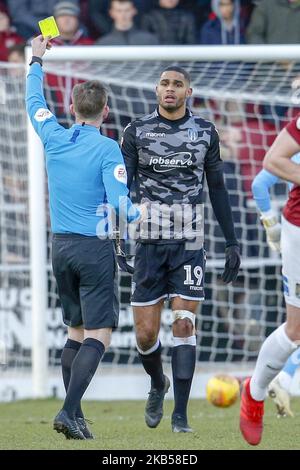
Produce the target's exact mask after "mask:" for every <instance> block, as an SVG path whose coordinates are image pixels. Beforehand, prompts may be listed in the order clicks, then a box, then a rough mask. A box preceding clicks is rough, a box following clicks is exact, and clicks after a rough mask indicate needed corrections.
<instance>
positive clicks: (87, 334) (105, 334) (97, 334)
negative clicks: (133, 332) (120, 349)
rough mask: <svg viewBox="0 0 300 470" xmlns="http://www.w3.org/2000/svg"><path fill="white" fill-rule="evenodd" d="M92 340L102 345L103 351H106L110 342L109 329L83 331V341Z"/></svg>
mask: <svg viewBox="0 0 300 470" xmlns="http://www.w3.org/2000/svg"><path fill="white" fill-rule="evenodd" d="M86 338H93V339H96V340H98V341H101V343H103V345H104V347H105V349H107V348H108V347H109V345H110V342H111V328H100V329H97V330H85V331H84V339H86Z"/></svg>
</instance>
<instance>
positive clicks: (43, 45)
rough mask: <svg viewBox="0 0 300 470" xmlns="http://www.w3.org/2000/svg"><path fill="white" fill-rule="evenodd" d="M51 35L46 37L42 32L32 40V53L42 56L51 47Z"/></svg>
mask: <svg viewBox="0 0 300 470" xmlns="http://www.w3.org/2000/svg"><path fill="white" fill-rule="evenodd" d="M49 41H50V37H49V36H46V37H45V38H44V37H43V36H42V35H41V34H40V35H39V36H37V37H36V38H34V39H33V40H32V41H31V46H32V55H33V56H35V57H40V58H42V57H43V55H44V54H45V52H46V49H51V43H50V42H49Z"/></svg>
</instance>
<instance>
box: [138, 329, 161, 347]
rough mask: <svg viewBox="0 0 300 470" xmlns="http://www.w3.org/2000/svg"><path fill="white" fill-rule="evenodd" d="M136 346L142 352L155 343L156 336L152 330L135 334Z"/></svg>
mask: <svg viewBox="0 0 300 470" xmlns="http://www.w3.org/2000/svg"><path fill="white" fill-rule="evenodd" d="M136 341H137V345H138V347H139V349H141V350H142V351H148V350H149V349H151V348H152V346H153V345H154V344H155V343H156V341H157V334H156V332H155V331H152V330H150V329H149V330H144V331H143V332H141V333H139V334H137V337H136Z"/></svg>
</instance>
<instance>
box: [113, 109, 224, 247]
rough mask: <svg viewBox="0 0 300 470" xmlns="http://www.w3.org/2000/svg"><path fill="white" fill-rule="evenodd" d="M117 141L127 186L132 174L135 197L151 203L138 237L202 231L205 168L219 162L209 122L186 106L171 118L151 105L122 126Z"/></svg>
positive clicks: (164, 237) (214, 133)
mask: <svg viewBox="0 0 300 470" xmlns="http://www.w3.org/2000/svg"><path fill="white" fill-rule="evenodd" d="M121 147H122V152H123V155H124V160H125V164H126V169H127V173H128V187H129V189H130V186H131V184H132V181H133V179H134V178H135V182H136V193H137V199H138V201H139V202H148V203H149V205H150V210H149V214H150V217H149V219H150V223H148V224H147V230H146V224H144V225H143V227H142V228H141V233H140V238H141V239H142V240H143V241H149V240H150V239H151V242H153V241H155V240H160V241H162V240H164V242H174V241H175V240H176V241H178V240H179V239H182V240H186V239H190V238H193V237H195V236H197V237H203V183H204V174H205V173H206V172H209V171H220V166H221V165H222V161H221V159H220V149H219V137H218V133H217V131H216V129H215V127H214V125H213V124H212V123H211V122H210V121H207V120H205V119H202V118H200V117H198V116H194V115H193V114H192V113H191V111H189V110H187V112H186V115H185V116H184V117H183V118H181V119H178V120H175V121H170V120H168V119H166V118H164V117H162V116H161V115H160V114H159V112H158V110H155V111H154V112H153V113H152V114H150V115H147V116H144V117H142V118H140V119H138V120H136V121H133V122H132V123H131V124H129V125H128V126H127V127H126V128H125V130H124V135H123V138H122V145H121ZM182 220H184V221H185V223H184V224H183V223H182ZM150 226H151V227H150ZM179 227H183V229H182V230H180V229H179Z"/></svg>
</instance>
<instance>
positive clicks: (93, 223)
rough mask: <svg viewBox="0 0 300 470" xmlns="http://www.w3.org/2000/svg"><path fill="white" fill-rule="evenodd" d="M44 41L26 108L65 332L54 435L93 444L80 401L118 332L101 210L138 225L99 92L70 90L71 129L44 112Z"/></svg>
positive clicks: (91, 84) (109, 245)
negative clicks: (105, 127)
mask: <svg viewBox="0 0 300 470" xmlns="http://www.w3.org/2000/svg"><path fill="white" fill-rule="evenodd" d="M48 41H49V38H45V39H44V38H43V37H42V36H38V37H37V38H35V39H33V41H32V60H31V63H30V71H29V74H28V77H27V84H26V85H27V86H26V106H27V112H28V114H29V117H30V120H31V122H32V125H33V127H34V129H35V131H36V132H37V134H38V135H39V137H40V138H41V140H42V142H43V145H44V148H45V153H46V167H47V174H48V186H49V199H50V219H51V229H52V232H53V242H52V264H53V271H54V275H55V278H56V281H57V286H58V293H59V298H60V301H61V305H62V311H63V320H64V323H65V324H66V325H67V326H68V340H67V342H66V344H65V347H64V349H63V352H62V357H61V363H62V375H63V380H64V385H65V389H66V392H67V395H66V399H65V401H64V405H63V408H62V410H61V411H60V412H59V413H58V415H57V416H56V417H55V419H54V429H55V430H56V431H57V432H62V433H63V434H64V435H65V436H66V438H67V439H70V438H71V439H92V438H93V436H92V434H91V432H90V431H89V429H88V428H87V425H86V422H85V419H84V416H83V413H82V410H81V405H80V402H81V398H82V396H83V394H84V392H85V391H86V389H87V387H88V385H89V383H90V381H91V379H92V377H93V376H94V374H95V372H96V369H97V367H98V364H99V362H100V360H101V358H102V356H103V354H104V352H105V349H106V348H107V347H108V346H109V344H110V338H111V331H112V328H115V327H117V325H118V292H117V280H116V261H115V253H114V246H113V241H112V240H110V239H109V238H108V236H106V237H101V239H100V237H98V236H97V234H99V227H100V226H101V227H103V226H105V224H104V223H103V219H104V217H105V210H104V204H106V206H107V205H109V206H111V207H113V208H114V210H115V211H116V213H117V215H118V216H119V218H121V219H122V218H123V219H125V221H126V222H129V223H130V222H138V221H139V220H140V218H141V212H140V211H139V210H138V209H136V208H135V207H134V206H132V203H131V201H130V199H129V198H128V197H127V194H128V189H127V186H126V182H127V179H126V170H125V167H124V161H123V157H122V154H121V151H120V149H119V146H118V144H117V143H116V142H115V141H113V140H111V139H109V138H107V137H104V136H102V135H101V133H100V132H99V129H100V126H101V124H102V122H103V120H104V119H105V118H106V116H107V115H108V112H109V108H108V106H107V91H106V89H105V88H104V86H103V85H102V84H101V83H100V82H98V81H96V80H93V81H88V82H85V83H81V84H78V85H76V86H75V87H74V89H73V91H72V104H71V105H70V110H71V113H72V114H73V115H75V121H76V123H75V124H74V125H73V126H72V127H71V128H70V129H65V128H63V127H62V126H60V125H59V124H58V122H57V119H56V117H55V116H54V115H53V114H52V113H51V111H50V110H49V109H48V108H47V104H46V101H45V98H44V94H43V71H42V57H43V55H44V54H45V51H46V49H47V48H49V47H51V45H50V44H49V43H48ZM120 201H121V203H120ZM124 201H125V204H124ZM101 208H102V210H101ZM101 214H102V215H101ZM127 214H130V216H129V215H127Z"/></svg>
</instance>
